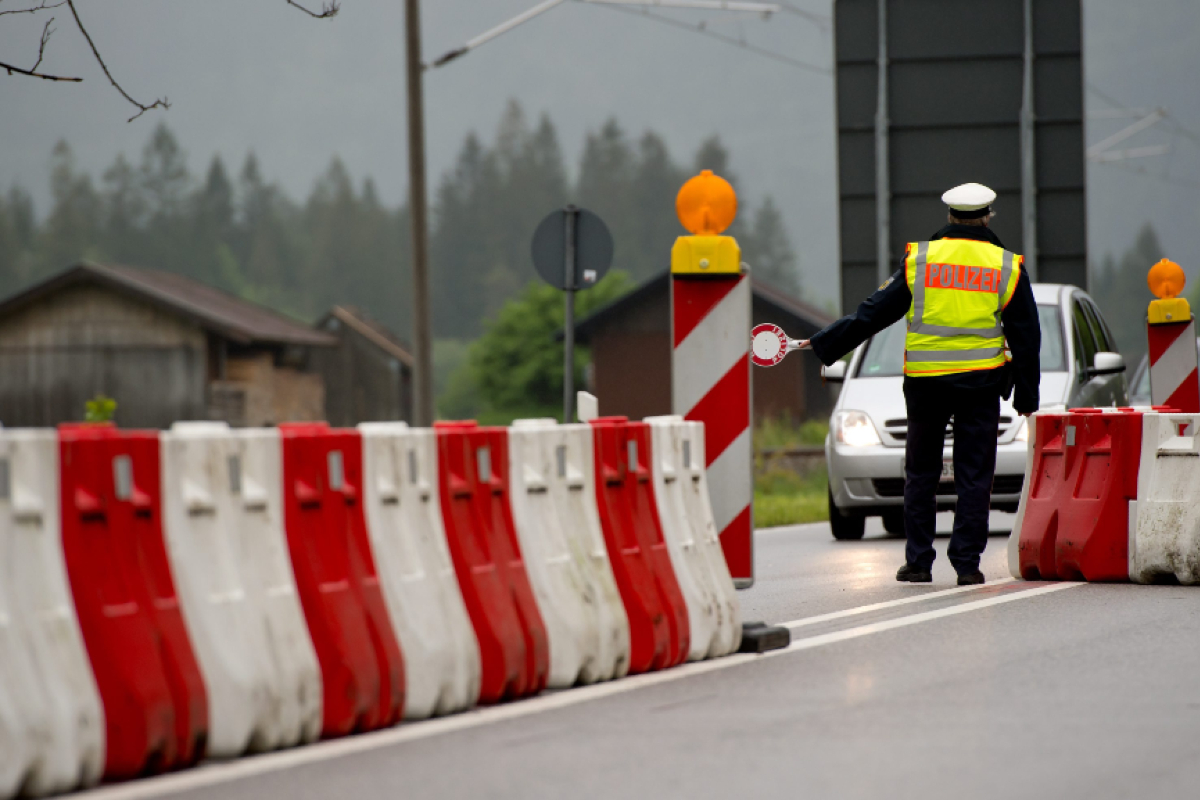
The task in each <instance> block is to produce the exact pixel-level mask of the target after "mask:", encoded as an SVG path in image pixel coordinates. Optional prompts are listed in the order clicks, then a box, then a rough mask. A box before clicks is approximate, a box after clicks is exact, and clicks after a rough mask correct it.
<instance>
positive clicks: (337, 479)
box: [279, 423, 404, 737]
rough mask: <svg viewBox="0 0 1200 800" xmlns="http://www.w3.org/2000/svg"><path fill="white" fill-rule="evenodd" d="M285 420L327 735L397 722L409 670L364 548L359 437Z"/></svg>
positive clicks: (289, 521) (287, 481)
mask: <svg viewBox="0 0 1200 800" xmlns="http://www.w3.org/2000/svg"><path fill="white" fill-rule="evenodd" d="M279 430H280V436H281V441H282V445H283V485H284V503H283V504H284V524H285V527H286V530H287V540H288V550H289V551H290V553H291V559H292V569H293V571H294V573H295V577H296V589H297V591H298V592H299V594H300V602H301V605H302V607H303V608H304V616H305V619H306V620H307V622H308V629H309V633H310V634H311V635H312V640H313V646H314V648H315V650H316V652H317V661H318V663H319V664H320V666H321V678H322V696H323V698H324V704H323V717H322V735H323V736H326V737H330V736H343V735H345V734H348V733H353V732H356V731H364V730H373V729H376V728H380V727H384V726H387V725H391V724H393V723H395V722H397V721H398V720H399V718H400V714H401V712H402V709H403V706H404V683H403V675H404V672H403V663H402V662H401V660H400V656H399V653H400V650H399V645H397V644H396V641H395V636H394V634H393V633H392V628H391V625H390V622H388V620H387V617H386V610H385V609H384V608H383V605H382V597H381V595H380V593H379V586H378V580H377V578H376V577H375V573H374V563H373V561H372V560H371V558H370V552H369V550H368V551H366V552H363V549H362V548H363V542H364V528H363V524H364V523H363V522H362V504H361V502H359V499H360V497H361V491H360V481H361V466H360V465H361V461H362V458H361V454H362V446H361V438H359V437H358V435H357V434H349V435H348V434H347V433H343V432H338V431H334V430H332V429H330V428H329V426H327V425H325V424H324V423H295V424H286V425H280V426H279ZM356 441H357V446H356ZM355 461H357V463H358V464H359V466H355V465H354V464H353V463H352V462H355ZM348 464H350V466H351V468H350V470H349V471H347V465H348ZM356 481H359V482H356ZM380 611H382V612H383V615H384V616H383V618H382V620H381V619H380Z"/></svg>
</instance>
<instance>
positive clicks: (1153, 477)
mask: <svg viewBox="0 0 1200 800" xmlns="http://www.w3.org/2000/svg"><path fill="white" fill-rule="evenodd" d="M1137 494H1138V499H1137V500H1136V501H1133V502H1130V504H1129V577H1130V579H1131V580H1133V581H1134V582H1136V583H1154V582H1156V581H1161V580H1162V579H1164V578H1170V577H1171V576H1174V577H1175V578H1176V579H1177V580H1178V581H1179V582H1180V583H1182V584H1200V414H1173V413H1147V414H1145V415H1143V417H1142V458H1141V465H1140V468H1139V470H1138V491H1137Z"/></svg>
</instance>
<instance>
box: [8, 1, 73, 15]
mask: <svg viewBox="0 0 1200 800" xmlns="http://www.w3.org/2000/svg"><path fill="white" fill-rule="evenodd" d="M66 4H67V0H61V2H58V3H54V4H52V5H47V4H46V0H42V2H41V4H40V5H36V6H34V7H33V8H14V9H12V10H11V11H0V17H3V16H7V15H8V14H36V13H37V12H39V11H45V10H46V9H50V8H58V7H59V6H65V5H66Z"/></svg>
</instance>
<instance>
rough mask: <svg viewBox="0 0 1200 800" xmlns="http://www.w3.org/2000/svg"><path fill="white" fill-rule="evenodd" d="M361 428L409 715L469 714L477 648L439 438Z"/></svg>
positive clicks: (372, 527)
mask: <svg viewBox="0 0 1200 800" xmlns="http://www.w3.org/2000/svg"><path fill="white" fill-rule="evenodd" d="M358 429H359V432H360V433H362V437H363V475H364V480H363V484H364V486H363V503H364V511H365V512H366V518H367V531H368V533H369V536H370V540H371V550H372V553H373V555H374V557H375V567H376V570H377V571H378V573H379V580H380V583H382V584H383V594H384V597H385V598H386V599H387V604H388V612H389V616H390V617H391V620H392V627H393V628H394V629H395V632H396V637H397V639H399V641H400V649H401V651H402V652H403V653H404V679H405V698H404V716H405V717H406V718H408V719H420V718H424V717H430V716H434V715H439V714H448V713H451V712H454V711H461V710H463V709H467V708H470V707H471V706H473V705H474V704H475V702H476V700H478V698H479V681H480V675H481V666H480V660H479V643H478V642H477V641H476V639H475V629H474V628H473V627H472V625H471V619H470V617H468V616H467V609H466V606H465V605H464V604H463V600H462V594H461V592H460V591H459V588H458V578H457V577H456V576H455V573H454V565H453V564H452V563H451V561H450V550H449V548H448V546H447V544H446V531H445V528H444V527H443V525H442V511H441V501H440V500H439V498H438V491H437V475H438V469H437V442H436V440H435V439H434V433H433V431H432V430H428V429H418V428H409V427H408V425H406V424H405V423H403V422H372V423H363V424H361V425H359V426H358Z"/></svg>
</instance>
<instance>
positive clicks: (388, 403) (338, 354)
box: [313, 306, 413, 425]
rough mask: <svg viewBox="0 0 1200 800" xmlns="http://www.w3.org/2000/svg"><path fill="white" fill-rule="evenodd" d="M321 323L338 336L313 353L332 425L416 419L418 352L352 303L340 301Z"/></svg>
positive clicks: (334, 335) (332, 334) (331, 333)
mask: <svg viewBox="0 0 1200 800" xmlns="http://www.w3.org/2000/svg"><path fill="white" fill-rule="evenodd" d="M317 328H319V329H320V330H322V331H325V332H326V333H328V334H329V335H330V336H333V337H334V338H336V339H337V345H336V346H335V347H332V348H328V349H321V350H316V351H314V352H313V367H314V369H315V370H317V371H318V372H320V373H321V375H322V377H323V378H324V380H325V413H326V415H327V418H328V419H329V423H330V424H331V425H357V424H358V423H360V422H380V421H391V420H411V419H412V404H413V357H412V354H411V353H409V351H408V348H407V347H406V346H405V345H404V343H403V342H401V341H400V339H399V338H398V337H397V336H396V334H394V333H392V331H390V330H389V329H388V328H387V327H386V326H384V325H383V324H382V323H380V322H378V321H376V320H374V319H372V318H371V317H370V316H369V315H368V314H367V313H366V312H364V311H362V310H361V309H357V308H351V307H349V306H334V307H333V309H332V310H331V311H330V312H329V313H328V314H326V315H325V316H324V317H323V318H322V319H321V320H320V321H318V322H317Z"/></svg>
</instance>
